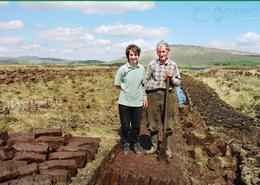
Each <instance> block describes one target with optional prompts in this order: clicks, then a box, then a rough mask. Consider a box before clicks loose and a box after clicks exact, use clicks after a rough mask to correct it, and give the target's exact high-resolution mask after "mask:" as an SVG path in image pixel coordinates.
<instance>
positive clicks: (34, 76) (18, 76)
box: [0, 68, 114, 85]
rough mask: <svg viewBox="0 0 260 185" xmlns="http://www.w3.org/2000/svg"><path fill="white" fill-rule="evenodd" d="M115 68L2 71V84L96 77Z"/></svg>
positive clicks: (0, 72)
mask: <svg viewBox="0 0 260 185" xmlns="http://www.w3.org/2000/svg"><path fill="white" fill-rule="evenodd" d="M113 70H114V69H113V68H96V69H79V70H75V69H67V70H54V69H15V70H12V71H9V70H0V84H6V85H8V84H11V83H14V82H39V81H44V82H47V81H51V80H54V79H57V78H73V77H75V76H94V75H97V74H104V73H106V72H109V71H113Z"/></svg>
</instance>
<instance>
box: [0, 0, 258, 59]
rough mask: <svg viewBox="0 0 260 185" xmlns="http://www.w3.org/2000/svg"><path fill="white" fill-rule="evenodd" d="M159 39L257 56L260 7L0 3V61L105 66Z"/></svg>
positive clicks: (247, 4)
mask: <svg viewBox="0 0 260 185" xmlns="http://www.w3.org/2000/svg"><path fill="white" fill-rule="evenodd" d="M160 40H165V41H167V42H168V43H170V44H184V45H199V46H206V47H213V48H220V49H231V50H241V51H249V52H254V53H260V2H194V1H192V2H152V1H150V2H144V1H139V2H138V1H136V2H127V1H123V2H113V1H111V2H107V1H106V2H105V1H104V2H95V1H88V2H83V1H78V2H68V1H65V2H7V1H6V2H0V57H17V56H38V57H48V58H49V57H53V58H63V59H73V60H94V59H95V60H104V61H111V60H114V59H118V58H120V57H122V56H124V52H125V48H126V47H127V45H128V44H131V43H133V44H136V45H138V46H140V48H141V49H142V51H147V50H154V49H155V45H156V43H157V42H159V41H160Z"/></svg>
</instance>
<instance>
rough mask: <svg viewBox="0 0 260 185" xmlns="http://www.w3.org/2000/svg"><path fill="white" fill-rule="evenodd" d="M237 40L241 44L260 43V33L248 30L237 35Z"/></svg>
mask: <svg viewBox="0 0 260 185" xmlns="http://www.w3.org/2000/svg"><path fill="white" fill-rule="evenodd" d="M237 42H238V43H239V44H246V45H248V44H249V45H260V35H259V34H257V33H254V32H248V33H245V34H244V35H240V36H238V37H237Z"/></svg>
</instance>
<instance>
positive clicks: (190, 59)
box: [109, 45, 260, 66]
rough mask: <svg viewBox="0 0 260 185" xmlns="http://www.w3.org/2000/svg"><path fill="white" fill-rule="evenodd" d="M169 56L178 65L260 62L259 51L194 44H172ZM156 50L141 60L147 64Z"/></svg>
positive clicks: (121, 59) (118, 61) (121, 60)
mask: <svg viewBox="0 0 260 185" xmlns="http://www.w3.org/2000/svg"><path fill="white" fill-rule="evenodd" d="M170 47H171V51H170V54H169V58H170V59H173V60H174V61H175V62H176V63H177V64H178V65H184V66H185V65H193V66H196V65H200V66H201V65H210V64H213V63H217V62H235V61H252V62H257V63H258V62H259V65H260V55H259V54H257V53H250V52H243V51H236V50H223V49H217V48H208V47H202V46H192V45H171V46H170ZM156 58H157V55H156V53H155V50H152V51H151V50H150V51H145V52H142V53H141V56H140V59H139V62H140V63H141V64H143V65H145V66H147V65H148V63H149V62H150V61H151V60H152V59H156ZM126 61H127V59H126V57H122V58H120V59H117V60H113V61H110V62H109V63H111V64H114V63H125V62H126Z"/></svg>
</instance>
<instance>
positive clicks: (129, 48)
mask: <svg viewBox="0 0 260 185" xmlns="http://www.w3.org/2000/svg"><path fill="white" fill-rule="evenodd" d="M130 51H133V52H134V53H136V54H137V55H138V56H140V53H141V49H140V48H139V47H138V46H137V45H135V44H129V45H128V46H127V48H126V49H125V55H126V58H127V60H128V61H129V53H130Z"/></svg>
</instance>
